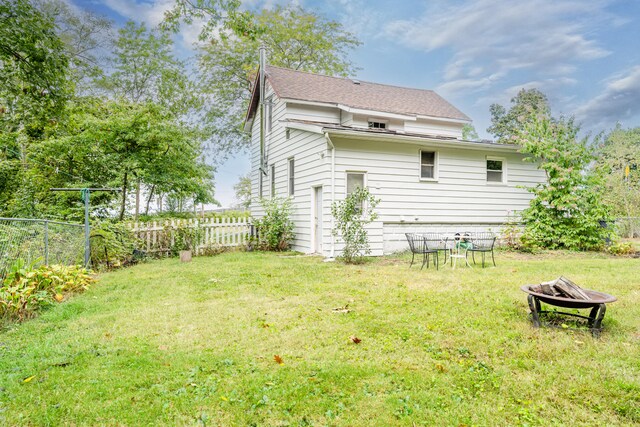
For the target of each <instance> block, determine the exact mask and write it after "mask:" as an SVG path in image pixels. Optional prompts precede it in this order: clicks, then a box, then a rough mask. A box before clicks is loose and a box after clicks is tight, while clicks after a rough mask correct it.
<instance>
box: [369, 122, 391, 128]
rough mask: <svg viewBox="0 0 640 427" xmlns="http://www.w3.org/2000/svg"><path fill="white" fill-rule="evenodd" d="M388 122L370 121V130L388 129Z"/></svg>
mask: <svg viewBox="0 0 640 427" xmlns="http://www.w3.org/2000/svg"><path fill="white" fill-rule="evenodd" d="M386 128H387V122H383V121H380V120H369V129H386Z"/></svg>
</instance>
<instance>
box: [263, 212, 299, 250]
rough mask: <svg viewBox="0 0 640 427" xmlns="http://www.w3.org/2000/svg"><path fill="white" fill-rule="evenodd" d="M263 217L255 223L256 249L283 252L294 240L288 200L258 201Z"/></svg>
mask: <svg viewBox="0 0 640 427" xmlns="http://www.w3.org/2000/svg"><path fill="white" fill-rule="evenodd" d="M260 205H261V206H262V208H263V209H264V216H263V217H262V218H259V219H257V220H256V221H255V226H256V229H257V231H258V237H257V246H258V249H262V250H267V251H284V250H286V249H289V246H290V244H291V241H292V240H293V238H294V234H293V221H291V200H290V199H260Z"/></svg>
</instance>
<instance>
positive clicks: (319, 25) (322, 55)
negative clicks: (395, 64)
mask: <svg viewBox="0 0 640 427" xmlns="http://www.w3.org/2000/svg"><path fill="white" fill-rule="evenodd" d="M250 22H251V23H250V24H247V25H249V26H250V27H251V28H252V31H244V32H239V31H238V29H237V28H236V32H235V33H230V32H229V31H226V32H225V31H222V32H221V34H220V36H219V37H216V38H211V39H209V40H208V43H207V44H206V45H205V46H204V47H202V48H201V51H200V55H199V69H200V75H201V80H202V90H203V92H204V93H205V94H207V95H208V96H209V97H210V99H211V102H209V109H208V111H207V114H206V121H207V123H210V124H211V133H212V134H213V135H214V136H213V140H214V141H215V146H216V147H217V148H218V151H219V152H220V153H228V152H231V151H234V150H237V149H239V148H244V147H246V146H247V145H248V142H249V139H248V136H247V134H246V133H245V132H243V131H242V123H243V120H244V116H245V113H246V108H247V105H248V102H249V98H250V96H251V89H252V84H253V81H254V78H255V75H256V72H257V66H258V49H259V47H260V46H261V45H264V46H266V47H267V49H268V56H269V60H268V62H269V63H270V64H272V65H275V66H282V67H286V68H292V69H295V70H304V71H311V72H317V73H322V74H327V75H338V76H347V75H349V74H352V73H354V72H355V67H354V65H353V63H352V62H351V60H350V59H349V58H348V53H349V52H350V51H351V49H353V48H355V47H357V46H358V45H359V44H360V42H359V41H358V39H357V38H356V37H355V36H354V35H352V34H351V33H349V32H347V31H346V30H345V29H344V28H343V27H342V25H341V24H339V23H337V22H333V21H329V20H326V19H324V18H322V17H321V16H319V15H316V14H314V13H310V12H306V11H304V10H303V9H301V8H300V7H288V8H282V7H280V6H278V7H276V8H274V9H273V10H266V9H265V10H262V11H261V12H260V13H259V14H257V15H252V16H251V21H250Z"/></svg>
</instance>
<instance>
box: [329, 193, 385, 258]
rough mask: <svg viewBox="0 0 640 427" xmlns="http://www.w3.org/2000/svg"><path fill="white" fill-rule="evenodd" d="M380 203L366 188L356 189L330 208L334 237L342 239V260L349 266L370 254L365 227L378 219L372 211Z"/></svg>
mask: <svg viewBox="0 0 640 427" xmlns="http://www.w3.org/2000/svg"><path fill="white" fill-rule="evenodd" d="M379 203H380V199H376V198H375V197H374V196H373V195H372V194H371V193H369V189H368V188H359V187H358V188H356V190H355V191H354V192H353V193H351V194H349V195H348V196H347V197H346V198H345V199H344V200H343V201H339V202H335V203H334V204H333V205H332V206H331V215H333V217H334V219H335V228H334V229H333V230H332V232H333V235H334V236H340V237H342V240H343V242H344V248H343V249H342V258H343V259H344V260H345V262H347V263H349V264H354V263H358V262H361V261H362V257H363V256H364V255H368V254H370V253H371V250H370V249H369V236H368V234H367V230H366V229H365V225H367V224H369V223H371V222H373V221H375V220H376V218H377V217H378V214H377V213H376V212H375V211H374V209H375V208H376V206H378V204H379Z"/></svg>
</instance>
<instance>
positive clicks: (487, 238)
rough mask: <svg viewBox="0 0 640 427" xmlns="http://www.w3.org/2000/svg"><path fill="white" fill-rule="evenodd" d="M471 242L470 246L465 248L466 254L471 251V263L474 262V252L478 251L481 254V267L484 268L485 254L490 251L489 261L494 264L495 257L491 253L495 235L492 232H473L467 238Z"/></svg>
mask: <svg viewBox="0 0 640 427" xmlns="http://www.w3.org/2000/svg"><path fill="white" fill-rule="evenodd" d="M468 240H469V241H470V242H471V247H470V248H469V249H467V253H466V255H468V254H469V252H471V259H472V260H473V263H474V264H475V263H476V257H475V253H476V252H480V253H481V254H482V268H484V261H485V255H486V254H487V253H489V252H490V253H491V261H493V266H494V267H495V266H496V259H495V257H494V255H493V248H494V246H495V244H496V236H495V234H493V233H475V234H472V235H471V237H469V238H468Z"/></svg>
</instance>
